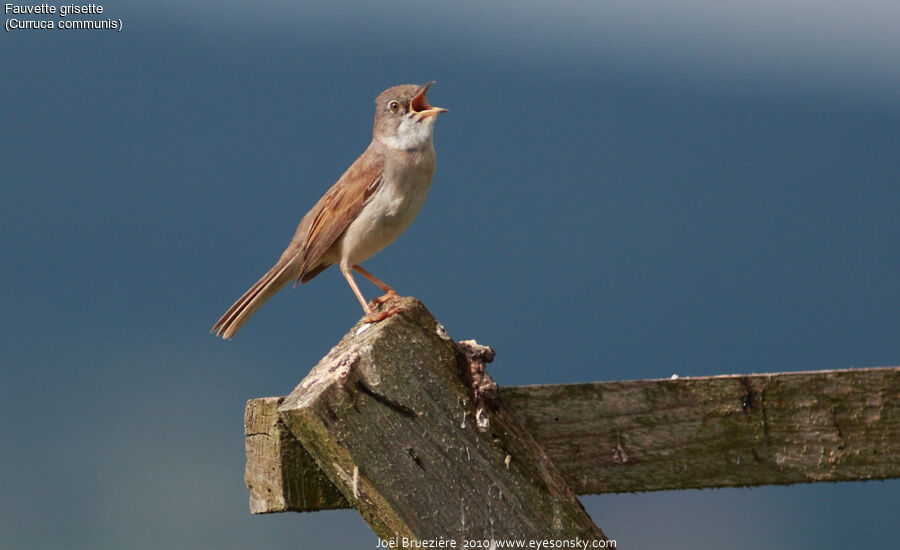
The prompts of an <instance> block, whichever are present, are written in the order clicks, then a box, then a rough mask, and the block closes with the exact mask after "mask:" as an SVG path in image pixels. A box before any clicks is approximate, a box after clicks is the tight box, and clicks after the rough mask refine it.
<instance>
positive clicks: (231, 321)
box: [210, 255, 296, 340]
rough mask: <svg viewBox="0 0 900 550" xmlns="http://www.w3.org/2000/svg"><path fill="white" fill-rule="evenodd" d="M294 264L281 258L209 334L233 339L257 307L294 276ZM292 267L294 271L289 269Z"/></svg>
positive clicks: (292, 261) (286, 258)
mask: <svg viewBox="0 0 900 550" xmlns="http://www.w3.org/2000/svg"><path fill="white" fill-rule="evenodd" d="M285 256H287V255H285ZM295 262H296V259H295V258H291V257H282V258H281V260H279V261H278V263H277V264H275V265H274V266H273V267H272V269H270V270H269V271H268V272H267V273H266V274H265V275H263V276H262V278H261V279H260V280H258V281H256V284H255V285H253V286H251V287H250V288H249V289H248V290H247V292H245V293H244V295H243V296H241V297H240V298H238V300H237V301H236V302H235V303H234V304H232V306H231V307H230V308H228V311H226V312H225V314H224V315H222V317H221V318H219V320H218V321H216V324H215V325H213V328H212V330H210V332H212V333H213V334H215V335H216V336H221V337H222V338H225V339H226V340H230V339H231V338H233V337H234V335H235V334H237V331H238V330H240V328H241V326H243V324H244V323H246V322H247V319H249V318H250V316H251V315H253V314H254V313H255V312H256V310H257V309H259V306H261V305H263V302H265V301H266V300H268V299H269V298H270V297H271V296H272V295H273V294H275V293H276V292H278V291H279V290H281V289H282V288H284V286H285V285H286V284H288V283H289V282H290V281H291V279H293V278H294V277H295V276H296V268H295ZM292 267H294V268H295V269H291V268H292Z"/></svg>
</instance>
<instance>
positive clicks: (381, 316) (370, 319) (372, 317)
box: [363, 306, 400, 323]
mask: <svg viewBox="0 0 900 550" xmlns="http://www.w3.org/2000/svg"><path fill="white" fill-rule="evenodd" d="M398 313H400V308H398V307H397V306H391V307H389V308H387V309H386V310H385V311H373V312H371V313H367V314H366V316H365V317H363V322H364V323H377V322H378V321H383V320H385V319H387V318H388V317H391V316H392V315H396V314H398Z"/></svg>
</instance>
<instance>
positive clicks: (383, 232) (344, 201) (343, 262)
mask: <svg viewBox="0 0 900 550" xmlns="http://www.w3.org/2000/svg"><path fill="white" fill-rule="evenodd" d="M433 83H434V82H429V83H427V84H425V85H424V86H417V85H413V84H406V85H401V86H394V87H392V88H388V89H387V90H385V91H383V92H381V93H380V94H379V95H378V97H377V98H376V99H375V124H374V127H373V129H372V142H371V143H369V147H368V148H367V149H366V150H365V151H364V152H363V154H362V155H360V156H359V158H357V159H356V161H355V162H354V163H353V164H351V165H350V168H348V169H347V171H346V172H344V175H342V176H341V178H340V179H339V180H338V181H337V183H335V184H334V185H333V186H332V187H331V189H329V190H328V192H327V193H325V195H324V196H323V197H322V198H321V199H319V202H317V203H316V205H315V206H313V207H312V209H311V210H310V211H309V212H307V213H306V215H305V216H303V219H302V220H301V221H300V225H298V226H297V231H296V232H295V233H294V238H293V239H291V242H290V244H288V246H287V248H286V249H285V251H284V252H283V253H282V254H281V258H280V259H279V260H278V262H277V263H276V264H275V265H274V266H273V267H272V269H270V270H269V271H268V272H267V273H266V274H265V275H263V276H262V278H261V279H260V280H259V281H257V282H256V284H254V285H253V286H252V287H250V289H249V290H247V292H245V293H244V295H243V296H241V297H240V298H238V300H237V301H236V302H235V303H234V304H233V305H232V306H231V307H230V308H228V311H226V312H225V314H224V315H222V317H221V318H220V319H219V320H218V321H217V322H216V324H215V325H214V326H213V328H212V331H211V332H212V333H214V334H215V335H216V336H221V337H223V338H226V339H230V338H232V337H233V336H234V335H235V334H236V333H237V331H238V330H240V328H241V326H243V324H244V323H246V322H247V319H249V318H250V316H251V315H253V313H254V312H256V310H257V309H259V306H261V305H262V304H263V302H265V301H266V300H268V299H269V298H270V297H271V296H272V295H273V294H275V293H276V292H278V291H279V290H281V289H282V288H283V287H284V286H285V285H287V284H288V283H289V282H291V281H294V284H296V283H297V281H299V282H301V283H305V282H307V281H309V280H310V279H312V278H313V277H315V276H316V275H318V274H319V273H321V272H322V270H323V269H325V268H326V267H328V266H330V265H332V264H337V265H338V267H339V268H340V270H341V273H342V274H343V275H344V278H345V279H347V283H349V284H350V288H351V289H352V290H353V293H354V294H355V295H356V298H357V299H358V300H359V303H360V304H362V307H363V310H364V311H365V313H366V314H365V317H364V319H365V320H366V321H367V322H377V321H380V320H381V319H384V318H385V317H388V316H390V315H392V314H394V313H395V312H396V310H394V309H393V308H391V309H388V310H387V311H384V312H381V313H375V312H374V311H373V309H372V307H371V306H370V305H369V304H368V303H367V302H366V299H365V298H363V295H362V292H360V290H359V287H358V286H357V285H356V281H355V280H354V279H353V271H354V270H356V271H357V272H359V273H360V274H361V275H362V276H363V277H365V278H366V279H368V280H370V281H372V283H374V284H375V285H376V286H377V287H379V288H380V289H381V290H382V291H384V293H385V294H384V296H382V297H380V298H376V299H375V300H373V303H381V302H383V301H385V300H387V299H389V298H390V297H392V296H396V295H397V293H396V292H395V291H394V289H393V288H391V287H389V286H388V285H387V284H385V283H384V282H382V281H380V280H379V279H377V278H376V277H375V276H374V275H372V274H371V273H369V272H368V271H366V270H365V269H363V268H362V267H361V266H360V265H359V264H360V263H361V262H363V261H364V260H366V259H367V258H370V257H371V256H373V255H375V254H377V253H378V252H380V251H381V250H382V249H383V248H384V247H386V246H387V245H389V244H391V242H393V240H394V239H396V238H397V237H398V236H399V235H400V234H401V233H403V231H404V230H406V228H407V227H409V224H410V223H412V221H413V219H414V218H415V217H416V214H418V213H419V209H420V208H421V207H422V204H423V203H424V202H425V196H426V195H428V189H429V187H430V186H431V176H432V175H433V174H434V164H435V155H434V141H433V135H434V123H435V120H436V118H437V115H438V114H440V113H443V112H446V111H447V109H442V108H440V107H432V106H431V105H429V104H428V101H426V100H425V92H427V91H428V88H429V87H430V86H431V85H432V84H433Z"/></svg>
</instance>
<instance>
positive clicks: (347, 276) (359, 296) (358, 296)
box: [341, 264, 372, 316]
mask: <svg viewBox="0 0 900 550" xmlns="http://www.w3.org/2000/svg"><path fill="white" fill-rule="evenodd" d="M341 273H342V274H343V275H344V278H345V279H347V283H348V284H349V285H350V288H351V289H352V290H353V294H356V299H357V300H359V303H360V304H362V307H363V311H365V312H366V316H369V315H372V308H370V307H369V304H368V303H367V302H366V299H365V298H363V295H362V292H360V291H359V287H358V286H356V281H354V280H353V271H351V270H350V268H349V267H345V266H344V265H343V264H341Z"/></svg>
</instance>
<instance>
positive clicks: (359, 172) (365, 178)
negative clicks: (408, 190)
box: [297, 147, 384, 280]
mask: <svg viewBox="0 0 900 550" xmlns="http://www.w3.org/2000/svg"><path fill="white" fill-rule="evenodd" d="M383 166H384V162H383V158H382V155H381V152H380V151H378V150H377V148H375V147H369V149H368V150H367V151H366V152H365V153H363V154H362V155H361V156H360V157H359V158H358V159H356V162H354V163H353V164H352V165H350V168H348V169H347V171H346V172H344V175H343V176H341V179H339V180H338V181H337V183H335V184H334V185H333V186H331V189H329V190H328V192H327V193H325V195H324V196H323V197H322V198H321V199H319V202H317V203H316V205H315V206H314V207H313V209H312V211H311V212H310V214H309V215H310V216H312V218H311V221H310V223H309V229H308V230H307V232H306V237H305V241H304V244H305V246H304V247H303V260H302V262H301V264H300V274H299V275H298V276H297V279H298V280H299V279H300V278H302V277H303V276H304V275H305V274H307V273H309V272H311V271H313V270H316V269H318V268H320V266H319V261H320V260H321V259H322V256H323V255H324V254H325V253H326V252H328V249H330V248H331V246H332V245H333V244H334V243H335V242H336V241H337V240H338V239H339V238H340V237H341V235H343V234H344V231H346V229H347V226H349V225H350V223H351V222H352V221H353V220H355V219H356V217H357V216H358V215H359V213H360V211H361V210H362V208H363V205H365V204H366V201H368V200H369V197H371V196H372V195H373V194H374V193H375V191H377V190H378V188H379V187H380V186H381V182H382V180H383V176H384V173H383V168H382V167H383ZM301 225H302V224H301ZM298 236H299V235H298Z"/></svg>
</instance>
